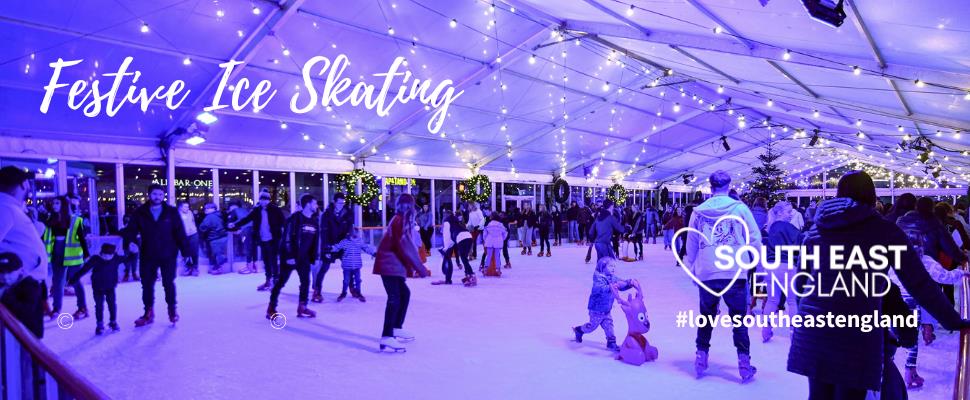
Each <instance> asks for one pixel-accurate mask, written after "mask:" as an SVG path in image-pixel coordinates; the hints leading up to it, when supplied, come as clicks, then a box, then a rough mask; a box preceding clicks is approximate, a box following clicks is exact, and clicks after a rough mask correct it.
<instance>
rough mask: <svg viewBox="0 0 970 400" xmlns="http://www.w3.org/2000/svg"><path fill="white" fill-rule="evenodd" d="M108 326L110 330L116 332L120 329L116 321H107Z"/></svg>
mask: <svg viewBox="0 0 970 400" xmlns="http://www.w3.org/2000/svg"><path fill="white" fill-rule="evenodd" d="M108 328H109V329H111V331H112V332H118V331H120V330H121V327H120V326H118V322H117V321H111V322H108Z"/></svg>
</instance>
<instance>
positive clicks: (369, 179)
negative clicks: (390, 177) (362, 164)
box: [340, 168, 381, 205]
mask: <svg viewBox="0 0 970 400" xmlns="http://www.w3.org/2000/svg"><path fill="white" fill-rule="evenodd" d="M358 180H359V181H360V194H357V181H358ZM340 184H341V185H343V189H344V190H343V192H344V195H345V196H347V201H348V202H350V203H351V204H361V205H364V204H370V202H371V201H372V200H374V198H375V197H377V196H379V195H380V194H381V193H380V192H381V188H380V186H379V185H378V184H377V178H374V174H371V173H370V172H367V171H364V170H363V169H360V168H357V169H355V170H353V171H350V173H349V174H347V175H341V176H340Z"/></svg>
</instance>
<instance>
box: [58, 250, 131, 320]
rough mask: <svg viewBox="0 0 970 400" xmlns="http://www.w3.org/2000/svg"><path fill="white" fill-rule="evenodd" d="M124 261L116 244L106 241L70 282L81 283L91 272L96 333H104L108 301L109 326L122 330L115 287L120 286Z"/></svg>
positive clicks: (72, 283) (73, 283)
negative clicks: (120, 275) (118, 253)
mask: <svg viewBox="0 0 970 400" xmlns="http://www.w3.org/2000/svg"><path fill="white" fill-rule="evenodd" d="M122 262H124V259H123V258H122V257H119V256H117V255H115V245H113V244H110V243H105V244H102V245H101V253H99V254H97V255H95V256H93V257H91V258H89V259H88V261H87V262H86V263H84V267H82V268H81V270H80V271H78V272H77V273H76V274H74V276H72V277H71V280H70V281H69V283H70V284H71V285H79V284H80V283H81V278H82V277H83V276H84V275H85V274H87V273H88V272H89V271H90V272H91V290H92V291H94V316H95V319H97V321H98V327H97V328H95V329H94V334H95V335H101V334H102V333H104V305H105V303H108V318H109V319H108V328H109V329H111V331H112V332H117V331H119V330H121V328H120V327H118V305H117V303H116V302H115V288H116V287H117V286H118V267H119V266H120V265H121V263H122Z"/></svg>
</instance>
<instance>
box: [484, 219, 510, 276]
mask: <svg viewBox="0 0 970 400" xmlns="http://www.w3.org/2000/svg"><path fill="white" fill-rule="evenodd" d="M508 236H509V232H508V231H507V230H506V229H505V225H502V221H499V219H498V218H493V219H492V220H491V221H489V223H488V225H485V234H484V242H485V257H482V259H483V260H485V262H483V263H482V268H483V269H484V268H486V266H487V268H488V269H487V270H485V271H483V273H484V274H485V276H502V269H501V267H499V266H500V265H502V264H501V262H502V260H501V259H499V253H501V252H502V247H503V246H504V244H505V240H506V238H507V237H508Z"/></svg>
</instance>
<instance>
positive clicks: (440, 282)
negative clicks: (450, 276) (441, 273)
mask: <svg viewBox="0 0 970 400" xmlns="http://www.w3.org/2000/svg"><path fill="white" fill-rule="evenodd" d="M431 284H432V285H435V286H437V285H450V284H451V282H448V281H434V282H431Z"/></svg>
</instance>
